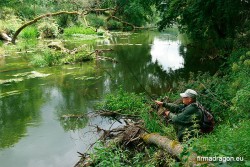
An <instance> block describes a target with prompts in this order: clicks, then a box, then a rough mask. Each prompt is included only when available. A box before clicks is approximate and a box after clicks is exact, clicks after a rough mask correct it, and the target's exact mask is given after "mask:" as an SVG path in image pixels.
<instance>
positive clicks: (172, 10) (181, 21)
mask: <svg viewBox="0 0 250 167" xmlns="http://www.w3.org/2000/svg"><path fill="white" fill-rule="evenodd" d="M249 9H250V3H249V1H246V0H207V1H204V0H168V1H164V2H163V1H161V2H158V10H159V11H160V12H161V21H160V22H159V28H160V29H163V28H164V27H166V26H172V25H174V24H177V25H178V27H179V29H180V30H181V31H182V32H187V33H188V34H189V35H190V36H191V37H192V38H194V39H204V38H205V39H211V38H213V39H216V38H222V39H225V38H227V37H229V38H234V37H235V35H236V34H237V33H242V32H244V31H245V29H246V28H247V27H248V28H249V23H248V22H249V16H250V11H249Z"/></svg>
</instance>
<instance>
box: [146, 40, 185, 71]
mask: <svg viewBox="0 0 250 167" xmlns="http://www.w3.org/2000/svg"><path fill="white" fill-rule="evenodd" d="M150 53H151V55H152V62H153V63H158V64H159V65H160V66H161V67H162V70H164V71H169V70H170V69H171V70H177V69H179V68H183V67H184V58H183V57H182V56H181V55H180V53H179V43H178V41H170V40H163V39H160V38H157V37H155V39H154V42H153V45H152V48H151V51H150Z"/></svg>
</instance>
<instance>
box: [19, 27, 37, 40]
mask: <svg viewBox="0 0 250 167" xmlns="http://www.w3.org/2000/svg"><path fill="white" fill-rule="evenodd" d="M38 35H39V33H38V30H37V28H36V27H34V26H30V27H26V28H25V29H23V31H21V33H20V37H22V38H25V39H30V38H37V37H38Z"/></svg>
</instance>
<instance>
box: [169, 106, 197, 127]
mask: <svg viewBox="0 0 250 167" xmlns="http://www.w3.org/2000/svg"><path fill="white" fill-rule="evenodd" d="M165 114H166V115H167V117H168V118H169V119H171V120H172V122H173V123H177V124H188V123H191V122H192V115H193V114H195V108H194V107H192V106H190V107H187V108H186V109H185V110H184V111H183V112H181V113H180V114H174V113H171V112H169V111H166V112H165Z"/></svg>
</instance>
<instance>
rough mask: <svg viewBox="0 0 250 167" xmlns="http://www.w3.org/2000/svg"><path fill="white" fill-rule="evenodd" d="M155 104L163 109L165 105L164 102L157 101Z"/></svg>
mask: <svg viewBox="0 0 250 167" xmlns="http://www.w3.org/2000/svg"><path fill="white" fill-rule="evenodd" d="M155 103H156V104H157V105H158V106H160V107H162V105H163V102H161V101H157V100H156V101H155Z"/></svg>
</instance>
